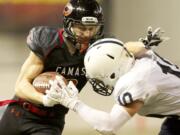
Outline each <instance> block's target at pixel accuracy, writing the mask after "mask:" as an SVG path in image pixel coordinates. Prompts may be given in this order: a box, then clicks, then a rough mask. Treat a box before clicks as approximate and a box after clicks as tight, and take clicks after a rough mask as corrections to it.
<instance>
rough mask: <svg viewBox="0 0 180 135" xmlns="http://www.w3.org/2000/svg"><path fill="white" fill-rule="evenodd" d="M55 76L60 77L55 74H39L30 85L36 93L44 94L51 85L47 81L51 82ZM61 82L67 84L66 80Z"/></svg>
mask: <svg viewBox="0 0 180 135" xmlns="http://www.w3.org/2000/svg"><path fill="white" fill-rule="evenodd" d="M56 75H58V76H62V75H60V74H59V73H57V72H44V73H41V74H39V75H38V76H37V77H36V78H35V79H34V80H33V82H32V85H33V86H34V88H35V89H36V90H37V91H38V92H40V93H43V94H45V91H46V90H48V89H50V87H51V85H50V84H49V81H50V80H52V81H53V80H54V79H55V78H56ZM62 77H63V76H62ZM63 78H64V77H63ZM63 80H64V82H65V83H66V84H67V80H66V79H65V78H64V79H63Z"/></svg>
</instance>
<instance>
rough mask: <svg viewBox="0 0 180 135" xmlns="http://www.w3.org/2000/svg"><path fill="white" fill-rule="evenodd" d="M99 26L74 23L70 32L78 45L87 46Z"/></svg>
mask: <svg viewBox="0 0 180 135" xmlns="http://www.w3.org/2000/svg"><path fill="white" fill-rule="evenodd" d="M99 29H100V26H98V25H82V24H78V23H75V24H73V26H72V31H73V33H74V34H75V36H76V40H77V42H78V43H80V44H89V41H90V40H91V39H92V38H93V37H94V36H95V35H96V34H97V32H98V31H99Z"/></svg>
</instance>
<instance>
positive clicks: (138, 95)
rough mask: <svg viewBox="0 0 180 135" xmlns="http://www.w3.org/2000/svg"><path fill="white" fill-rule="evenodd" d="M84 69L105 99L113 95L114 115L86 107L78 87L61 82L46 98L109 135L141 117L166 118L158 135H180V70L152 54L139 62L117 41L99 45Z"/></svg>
mask: <svg viewBox="0 0 180 135" xmlns="http://www.w3.org/2000/svg"><path fill="white" fill-rule="evenodd" d="M134 43H135V42H134ZM137 43H138V44H140V42H137ZM84 64H85V68H86V74H87V77H88V78H89V82H90V83H91V84H92V86H93V89H94V91H96V92H97V93H99V94H101V95H104V96H109V95H111V94H112V93H113V95H114V99H115V102H114V105H113V107H112V109H111V111H110V112H109V113H107V112H103V111H101V110H97V109H94V108H92V107H90V106H88V105H86V104H85V103H83V102H82V101H81V100H80V99H78V97H77V89H76V87H75V86H74V85H73V83H72V82H69V84H68V85H66V84H65V83H64V82H63V81H62V79H61V78H59V77H57V79H56V80H55V81H54V82H52V87H51V89H50V91H49V92H48V91H47V94H49V96H50V97H51V98H53V99H54V100H56V101H58V102H60V103H61V104H62V105H64V106H66V107H68V108H70V109H72V110H74V111H75V112H76V113H77V114H78V115H79V116H80V117H82V118H83V119H84V120H85V121H87V122H88V123H89V124H90V125H91V126H93V127H94V129H96V130H97V131H99V132H100V133H102V134H104V135H113V134H115V133H116V132H117V130H118V129H120V128H121V127H122V126H123V125H124V124H125V123H126V122H127V121H128V120H129V119H130V118H131V117H133V116H134V115H135V114H136V113H138V114H140V115H142V116H151V117H167V119H166V120H165V122H164V123H163V125H162V128H161V131H160V133H159V135H178V134H179V133H180V132H179V129H180V70H179V69H178V67H177V66H176V65H174V64H172V63H171V62H169V61H168V60H166V59H163V58H162V57H160V56H159V55H157V54H156V53H155V52H153V51H152V50H149V51H147V52H146V53H145V54H144V56H142V57H141V58H138V59H135V58H134V56H133V55H132V54H131V53H130V52H128V51H127V49H126V48H125V46H124V45H123V43H122V42H121V41H119V40H117V39H113V38H106V39H101V40H99V41H97V42H95V43H94V44H93V45H92V46H91V47H90V48H89V49H88V51H87V53H86V55H85V59H84ZM99 67H102V68H99ZM60 86H61V87H60Z"/></svg>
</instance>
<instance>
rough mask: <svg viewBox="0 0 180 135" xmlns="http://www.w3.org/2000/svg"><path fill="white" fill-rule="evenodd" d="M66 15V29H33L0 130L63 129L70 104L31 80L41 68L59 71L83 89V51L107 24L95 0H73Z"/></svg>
mask: <svg viewBox="0 0 180 135" xmlns="http://www.w3.org/2000/svg"><path fill="white" fill-rule="evenodd" d="M63 16H64V18H63V29H59V28H51V27H48V26H40V27H34V28H32V30H31V31H30V33H29V35H28V37H27V44H28V47H29V49H30V51H31V52H30V54H29V56H28V58H27V59H26V60H25V62H24V64H23V66H22V68H21V70H20V73H19V76H18V79H17V82H16V85H15V97H14V99H13V100H12V101H10V102H11V103H10V104H9V105H8V107H7V109H6V111H5V113H4V115H3V117H2V119H1V121H0V134H2V135H21V134H27V135H60V134H61V133H62V131H63V128H64V123H65V115H66V114H67V112H68V108H66V107H64V106H62V105H60V104H59V102H56V101H54V100H51V99H50V98H49V97H48V96H47V95H43V94H42V93H40V92H38V91H36V90H35V88H34V87H33V86H32V81H33V79H34V78H35V77H36V76H38V75H39V74H40V73H42V72H47V71H56V72H58V73H60V74H62V75H63V76H64V77H65V78H66V79H73V80H76V81H77V88H78V89H79V90H81V89H82V88H83V86H84V85H85V83H86V82H87V80H86V77H85V68H84V63H83V60H84V54H85V52H86V49H87V48H88V45H89V44H91V43H93V42H94V41H96V40H97V39H99V38H102V37H103V28H104V19H103V11H102V8H101V6H100V5H99V4H98V3H97V2H96V1H95V0H70V1H69V2H68V3H67V5H66V6H65V8H64V11H63ZM140 48H141V49H143V50H144V49H145V48H144V46H141V47H140ZM132 50H133V49H132ZM145 50H146V49H145ZM77 71H78V72H77ZM2 104H5V103H2ZM7 127H8V130H7Z"/></svg>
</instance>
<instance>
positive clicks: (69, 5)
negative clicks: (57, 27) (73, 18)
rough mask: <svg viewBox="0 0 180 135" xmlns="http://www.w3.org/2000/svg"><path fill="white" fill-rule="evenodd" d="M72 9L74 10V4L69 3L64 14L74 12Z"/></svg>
mask: <svg viewBox="0 0 180 135" xmlns="http://www.w3.org/2000/svg"><path fill="white" fill-rule="evenodd" d="M72 11H73V7H72V5H71V3H68V4H67V5H66V6H65V8H64V10H63V15H64V16H69V15H70V14H71V13H72Z"/></svg>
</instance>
